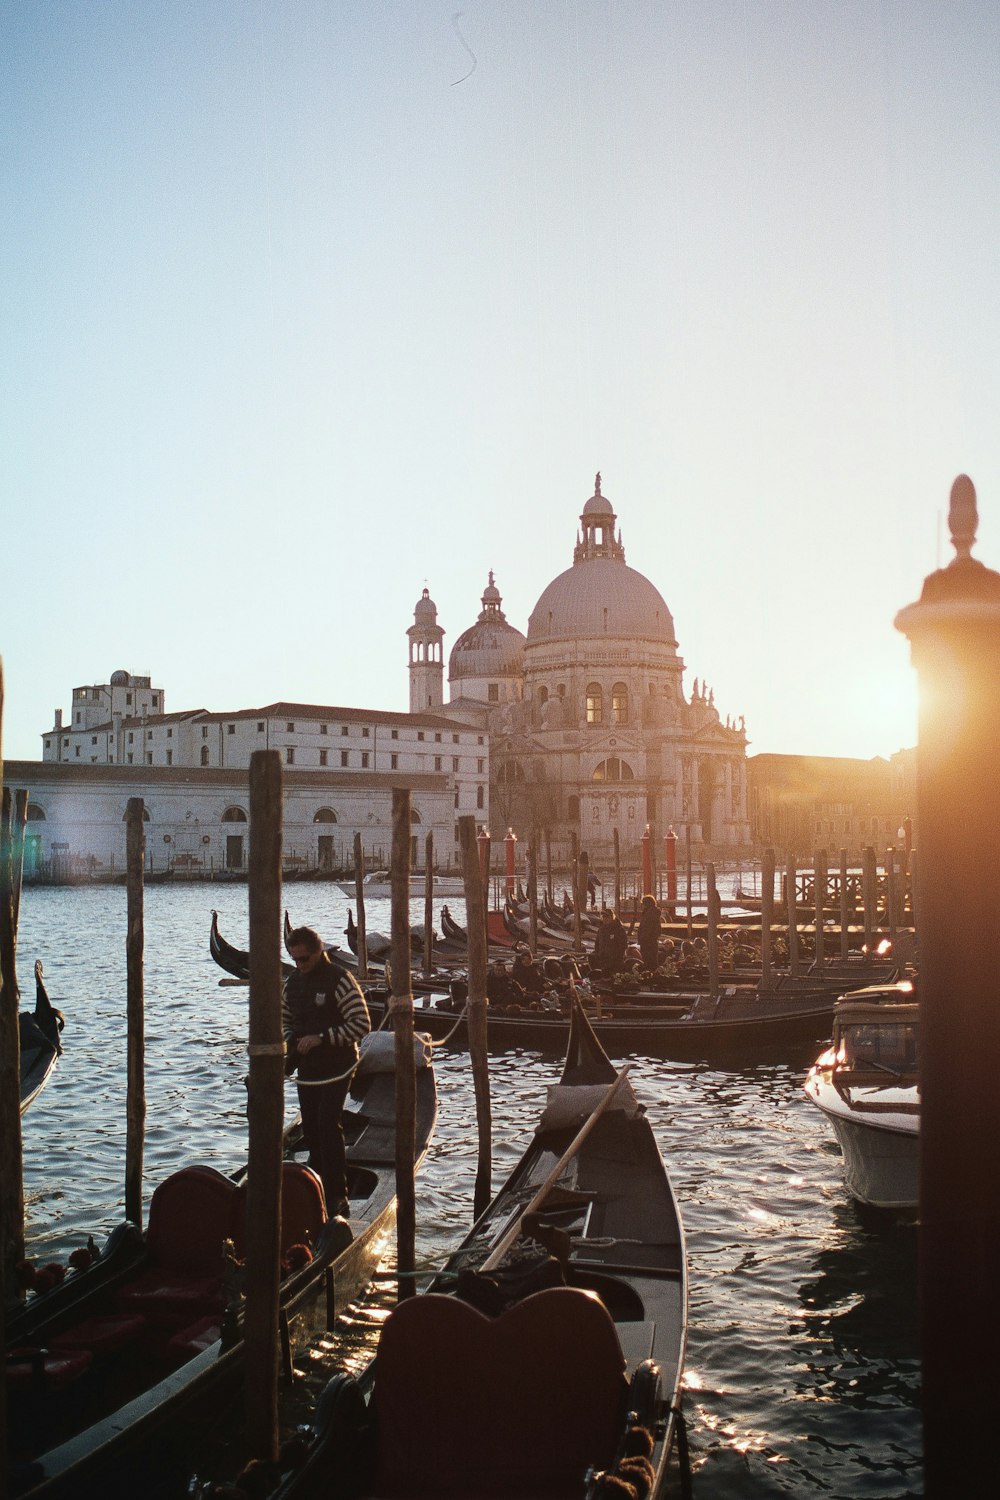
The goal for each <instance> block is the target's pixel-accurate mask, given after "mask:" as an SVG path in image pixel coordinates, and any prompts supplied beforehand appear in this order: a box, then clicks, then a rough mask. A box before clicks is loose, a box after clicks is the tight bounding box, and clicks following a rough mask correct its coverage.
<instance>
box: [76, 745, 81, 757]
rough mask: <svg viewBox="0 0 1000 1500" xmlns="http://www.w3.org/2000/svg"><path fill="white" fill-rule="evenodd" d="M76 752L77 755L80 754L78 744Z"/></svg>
mask: <svg viewBox="0 0 1000 1500" xmlns="http://www.w3.org/2000/svg"><path fill="white" fill-rule="evenodd" d="M76 753H77V755H79V754H80V746H79V745H77V747H76Z"/></svg>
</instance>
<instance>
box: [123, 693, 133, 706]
mask: <svg viewBox="0 0 1000 1500" xmlns="http://www.w3.org/2000/svg"><path fill="white" fill-rule="evenodd" d="M125 703H126V705H127V706H131V703H132V694H131V693H126V694H125Z"/></svg>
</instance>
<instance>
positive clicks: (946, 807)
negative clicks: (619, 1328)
mask: <svg viewBox="0 0 1000 1500" xmlns="http://www.w3.org/2000/svg"><path fill="white" fill-rule="evenodd" d="M948 520H949V526H950V529H951V540H952V545H953V546H954V548H955V556H954V558H953V559H952V561H951V562H950V563H949V565H948V566H947V567H946V568H942V569H940V570H939V571H938V572H936V573H932V574H930V576H929V577H928V578H927V579H926V580H925V582H924V586H923V591H922V593H921V596H920V600H919V602H918V603H916V604H911V605H908V606H907V607H906V608H905V609H902V610H900V612H899V614H898V615H897V616H896V627H897V629H899V630H901V631H902V632H903V634H904V635H906V636H907V637H908V638H909V641H910V647H911V653H912V660H913V665H914V666H915V667H916V670H917V676H918V682H919V717H918V744H917V806H916V825H917V830H918V837H919V845H920V860H919V864H918V866H917V872H916V873H917V881H918V903H917V906H918V910H919V912H920V933H919V938H920V981H919V1000H920V1027H921V1031H920V1109H921V1118H920V1228H919V1278H920V1317H921V1340H922V1355H923V1427H924V1480H925V1489H924V1493H925V1494H926V1496H927V1497H928V1500H945V1497H951V1496H955V1495H977V1494H978V1495H982V1494H987V1493H989V1492H990V1490H991V1489H992V1485H993V1484H994V1483H995V1482H996V1425H997V1413H998V1412H1000V1363H998V1361H997V1359H996V1350H997V1347H998V1344H1000V1298H998V1297H997V1288H996V1266H997V1246H998V1245H1000V1150H998V1148H997V1142H998V1140H1000V1089H998V1088H997V1079H998V1077H1000V1005H998V1004H997V994H996V985H997V974H998V973H1000V923H998V921H997V914H996V857H997V848H998V847H1000V778H998V777H997V774H996V746H997V740H998V736H1000V573H996V572H994V571H993V570H992V569H989V568H986V567H984V566H983V564H982V563H980V562H978V561H976V560H975V559H974V558H973V557H972V546H973V543H974V541H975V537H976V527H977V524H978V515H977V509H976V492H975V489H974V487H973V484H972V481H971V480H970V479H968V478H967V477H966V476H965V475H964V474H962V475H960V476H959V477H958V479H956V480H955V483H954V485H953V486H952V490H951V509H950V512H949V517H948Z"/></svg>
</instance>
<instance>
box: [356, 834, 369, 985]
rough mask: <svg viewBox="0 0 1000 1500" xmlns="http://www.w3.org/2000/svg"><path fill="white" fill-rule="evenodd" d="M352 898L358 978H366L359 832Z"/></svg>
mask: <svg viewBox="0 0 1000 1500" xmlns="http://www.w3.org/2000/svg"><path fill="white" fill-rule="evenodd" d="M354 899H355V904H356V905H357V908H358V978H359V979H367V978H368V929H367V927H366V925H365V924H366V921H367V919H366V917H365V851H364V846H363V845H362V843H361V835H360V833H356V834H355V835H354Z"/></svg>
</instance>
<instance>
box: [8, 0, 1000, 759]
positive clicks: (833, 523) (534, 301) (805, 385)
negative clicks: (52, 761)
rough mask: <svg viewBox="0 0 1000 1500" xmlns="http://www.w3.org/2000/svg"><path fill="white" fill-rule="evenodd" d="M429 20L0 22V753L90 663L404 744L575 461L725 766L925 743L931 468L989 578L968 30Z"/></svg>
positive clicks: (889, 3) (324, 7) (778, 9)
mask: <svg viewBox="0 0 1000 1500" xmlns="http://www.w3.org/2000/svg"><path fill="white" fill-rule="evenodd" d="M455 4H456V0H447V3H445V4H439V3H435V0H383V3H379V0H357V3H356V0H142V3H141V4H136V3H135V0H129V3H119V0H70V3H65V0H17V3H12V0H0V77H2V84H3V87H2V89H0V96H2V97H0V132H2V136H0V139H2V142H3V150H2V152H0V215H2V222H3V223H4V224H5V226H6V233H5V234H4V235H3V236H2V237H0V319H2V328H3V334H2V338H0V557H2V581H0V654H2V656H3V663H4V674H5V700H4V710H3V712H4V721H3V753H4V755H5V756H6V757H7V758H8V759H18V758H25V759H34V758H38V757H39V756H40V754H41V741H40V738H39V736H40V735H41V734H42V733H43V732H44V731H45V730H46V729H49V728H51V726H52V722H53V710H54V709H55V707H57V706H59V707H62V708H63V709H64V711H66V712H68V710H69V706H70V697H71V690H72V688H73V687H74V686H76V685H84V684H91V683H102V682H107V681H108V680H109V677H110V674H111V673H112V672H113V671H114V670H116V669H119V668H125V669H126V670H129V671H131V672H135V673H142V674H150V675H151V676H152V677H153V679H154V683H155V684H156V685H157V686H159V687H162V688H163V689H164V691H165V695H166V707H167V709H168V710H171V711H172V710H178V709H185V708H192V709H194V708H208V709H211V710H216V711H220V712H225V711H227V710H234V709H238V708H249V707H255V706H258V705H262V704H266V703H269V702H272V701H275V700H278V699H285V700H289V701H294V702H315V703H321V704H329V705H349V706H359V707H371V708H383V709H406V708H407V707H408V678H407V642H406V629H407V627H408V626H409V625H410V624H411V623H412V620H413V607H414V604H415V603H416V601H417V599H418V598H419V597H420V594H421V591H422V589H423V588H424V587H427V588H428V589H429V590H430V593H431V597H432V598H433V599H434V601H435V603H436V604H437V607H438V619H439V623H440V624H441V625H442V626H443V627H444V629H445V631H446V636H445V651H446V652H447V651H448V650H449V649H450V647H451V646H452V645H453V644H454V641H455V640H456V638H457V636H458V635H459V634H460V632H461V631H462V630H464V629H465V628H467V626H469V625H470V624H471V623H472V622H473V621H474V620H475V618H476V615H477V614H478V612H479V609H480V596H481V594H482V591H483V588H484V587H485V584H486V581H487V574H488V571H489V570H490V569H491V568H492V569H493V570H494V571H495V574H496V582H497V585H498V587H499V589H500V591H501V594H502V595H503V607H504V610H505V612H506V614H507V618H508V619H509V620H510V621H511V623H512V624H514V625H516V626H518V628H519V629H521V630H526V628H527V620H528V616H529V614H530V612H531V610H532V608H533V606H534V603H535V601H536V599H537V598H538V596H539V595H540V594H541V592H542V590H543V588H544V587H545V586H546V584H547V583H548V582H549V581H550V580H551V579H552V578H553V577H555V576H556V575H557V574H558V573H560V572H562V571H563V569H564V568H566V567H568V566H569V565H570V563H571V562H572V549H573V544H574V541H575V539H576V528H577V525H578V518H579V515H580V512H581V510H582V508H583V505H584V503H585V502H586V500H587V498H588V497H589V496H590V495H591V494H592V493H593V488H594V474H595V471H597V470H600V471H601V474H602V477H603V488H604V493H605V494H606V495H607V496H608V498H609V499H610V500H611V502H612V504H613V505H614V508H615V510H616V512H617V514H618V518H619V524H620V526H621V531H622V539H623V542H624V545H625V552H626V558H627V561H628V563H629V565H630V566H632V567H634V568H637V569H638V570H639V571H640V572H642V573H644V574H645V575H646V576H647V577H648V578H650V579H651V580H652V581H653V582H654V583H655V584H656V586H657V588H658V589H659V590H660V592H661V593H662V595H663V597H664V598H665V600H666V602H667V604H668V606H669V608H670V610H671V612H672V614H673V617H674V622H675V626H676V633H677V638H678V642H679V650H680V655H681V656H682V658H683V660H684V662H685V663H686V672H685V688H686V691H687V692H688V693H690V690H691V685H692V682H693V679H694V678H695V677H698V678H699V680H700V681H703V682H706V683H707V684H708V685H709V686H710V687H711V688H712V689H713V691H714V694H715V703H716V707H717V708H718V709H719V710H720V712H721V714H722V717H723V719H725V717H726V715H727V714H731V715H732V716H733V717H734V718H736V717H738V716H739V715H741V714H742V715H744V716H745V719H746V727H747V733H748V736H749V739H750V753H751V754H755V753H759V752H764V751H767V752H779V753H781V752H785V753H795V754H817V755H846V756H864V757H869V756H874V755H883V756H889V755H891V754H892V753H893V752H894V751H896V750H897V749H899V748H901V747H902V746H905V745H911V744H913V743H915V739H916V684H915V678H914V674H913V670H912V668H911V666H910V663H909V648H908V645H907V643H906V641H905V639H904V638H903V637H902V636H901V635H900V634H899V633H898V632H897V631H896V630H895V629H894V628H893V618H894V615H895V614H896V611H897V610H898V609H900V608H901V607H902V606H903V605H905V604H908V603H910V602H912V601H913V600H914V599H916V598H917V597H918V595H919V592H920V587H921V584H922V581H923V579H924V577H925V575H926V574H927V573H929V572H931V571H933V569H934V568H935V567H938V566H941V565H943V564H945V563H947V561H948V560H949V558H950V556H951V547H950V543H949V541H948V530H947V505H948V493H949V490H950V487H951V484H952V481H953V479H954V478H955V476H956V475H957V474H958V473H960V472H966V473H968V474H970V475H971V477H972V478H973V480H974V482H975V484H976V487H977V490H978V493H979V499H980V512H981V518H980V520H981V524H980V534H979V542H978V544H977V548H976V555H977V556H978V557H979V558H980V559H981V560H982V561H984V562H986V563H987V564H989V565H991V566H1000V525H998V519H997V518H998V515H1000V446H998V433H1000V427H998V418H997V414H998V412H1000V388H998V387H1000V362H998V358H997V351H998V349H1000V275H998V264H997V262H998V250H997V247H998V246H1000V194H998V191H997V183H998V181H1000V8H998V7H997V6H996V4H995V3H994V0H982V3H980V0H949V3H948V4H947V5H942V4H941V3H940V0H926V3H925V0H488V3H487V0H482V3H475V0H465V5H464V8H463V9H461V10H458V9H456V8H455ZM446 693H447V689H446Z"/></svg>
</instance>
